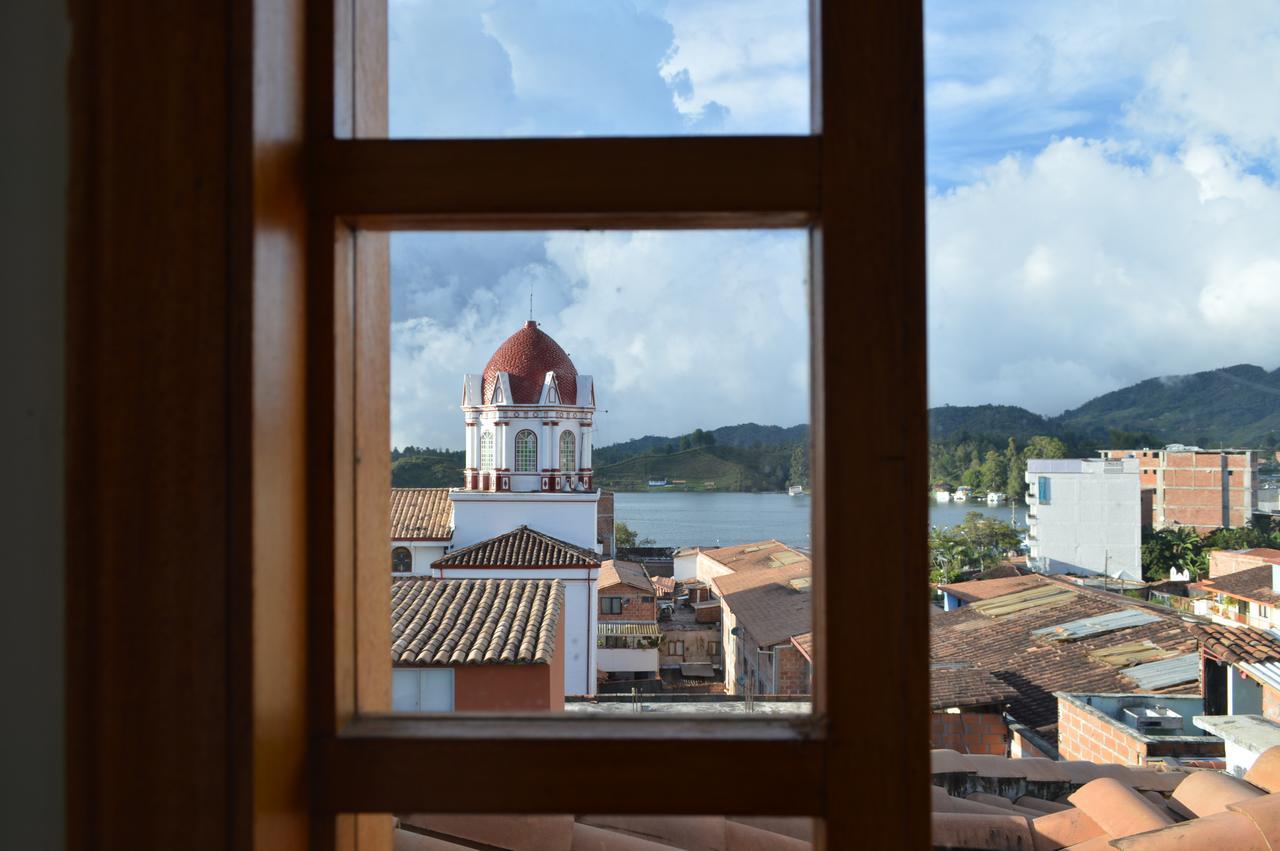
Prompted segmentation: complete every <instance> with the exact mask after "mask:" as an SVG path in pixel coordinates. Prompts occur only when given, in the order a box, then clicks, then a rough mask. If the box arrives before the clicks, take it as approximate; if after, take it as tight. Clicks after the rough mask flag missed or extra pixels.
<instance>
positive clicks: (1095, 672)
mask: <svg viewBox="0 0 1280 851" xmlns="http://www.w3.org/2000/svg"><path fill="white" fill-rule="evenodd" d="M992 581H993V582H1006V581H1009V580H1003V579H997V580H992ZM1044 581H1045V582H1046V583H1047V584H1046V585H1045V586H1044V589H1045V593H1049V592H1051V591H1053V590H1055V586H1058V583H1055V582H1052V581H1050V580H1044ZM1064 590H1065V589H1064ZM1029 593H1033V592H1030V591H1020V592H1015V593H1014V594H1011V595H1008V596H1007V597H1006V598H992V599H990V600H987V601H985V602H982V603H975V604H973V605H969V606H964V607H963V608H960V609H956V610H954V611H950V612H944V613H943V614H941V615H937V616H935V617H933V618H930V621H929V627H930V629H929V655H930V658H931V660H932V661H934V662H968V663H969V664H970V665H972V666H973V667H974V668H981V669H983V670H985V671H987V672H988V673H990V674H992V675H993V676H994V677H995V678H996V679H998V680H1000V681H1002V682H1004V683H1006V684H1008V685H1010V686H1012V687H1013V688H1014V689H1015V690H1016V691H1017V694H1016V695H1015V696H1014V697H1013V698H1011V699H1010V700H1009V701H1008V704H1009V713H1010V714H1011V715H1012V716H1013V717H1014V718H1015V719H1016V720H1018V721H1020V722H1021V723H1023V724H1026V725H1027V726H1029V727H1033V728H1037V729H1041V730H1042V731H1045V732H1047V730H1046V728H1049V727H1050V726H1051V725H1053V724H1055V723H1056V722H1057V719H1058V702H1057V698H1056V697H1054V692H1057V691H1068V692H1071V691H1078V692H1095V693H1097V692H1100V693H1128V692H1133V691H1135V688H1134V685H1133V684H1132V683H1131V682H1129V681H1128V680H1126V679H1124V677H1123V674H1124V672H1125V671H1127V670H1129V668H1127V667H1115V666H1113V665H1111V664H1108V663H1107V662H1105V661H1101V660H1100V659H1099V658H1096V655H1097V653H1098V651H1102V650H1105V649H1106V648H1109V647H1114V646H1116V645H1119V644H1127V643H1130V642H1147V641H1149V642H1150V643H1151V644H1152V645H1154V646H1155V647H1158V648H1160V649H1161V650H1163V651H1166V652H1168V653H1169V654H1170V655H1171V656H1176V655H1184V654H1189V653H1195V652H1197V650H1198V644H1197V640H1196V637H1195V636H1194V635H1192V633H1191V631H1190V629H1189V624H1188V623H1187V622H1185V621H1183V620H1182V619H1181V618H1180V617H1178V616H1176V615H1174V614H1169V613H1165V612H1163V611H1161V610H1159V609H1156V608H1155V607H1142V609H1143V611H1145V612H1151V613H1154V614H1156V615H1157V616H1158V617H1157V618H1156V619H1155V620H1152V621H1149V622H1146V623H1139V624H1135V625H1133V626H1128V627H1125V628H1123V629H1117V630H1114V631H1111V632H1107V633H1101V634H1094V635H1086V636H1084V637H1081V638H1079V639H1078V640H1076V641H1051V640H1049V639H1048V638H1044V637H1037V636H1035V635H1033V633H1034V632H1035V631H1036V630H1040V629H1045V628H1049V627H1054V626H1058V625H1061V624H1064V623H1069V622H1071V621H1076V620H1079V619H1082V618H1088V617H1094V616H1097V615H1103V614H1108V613H1111V612H1118V611H1121V610H1123V609H1125V608H1130V607H1132V606H1134V605H1136V603H1135V601H1134V600H1132V599H1129V598H1127V597H1120V596H1117V595H1114V594H1106V593H1102V592H1093V591H1089V590H1086V589H1074V590H1070V591H1069V593H1066V594H1064V595H1058V596H1056V597H1054V598H1053V599H1052V600H1049V601H1047V602H1042V601H1038V600H1027V601H1024V602H1023V603H1021V604H1017V605H1014V604H1010V605H1008V606H1005V607H1004V608H1001V609H1000V610H999V613H998V614H997V613H996V612H995V610H994V609H992V610H988V607H992V606H1001V605H1002V603H1003V600H1005V599H1009V600H1017V599H1018V596H1017V595H1019V594H1020V595H1026V594H1029ZM1034 593H1039V591H1038V590H1035V591H1034ZM989 615H993V616H989ZM1144 646H1145V645H1144ZM1104 655H1105V654H1104ZM1194 690H1195V685H1194V684H1192V685H1188V684H1185V683H1184V684H1173V685H1169V686H1161V687H1159V688H1151V689H1145V690H1142V691H1143V693H1148V694H1160V693H1170V692H1176V693H1185V692H1187V691H1194Z"/></svg>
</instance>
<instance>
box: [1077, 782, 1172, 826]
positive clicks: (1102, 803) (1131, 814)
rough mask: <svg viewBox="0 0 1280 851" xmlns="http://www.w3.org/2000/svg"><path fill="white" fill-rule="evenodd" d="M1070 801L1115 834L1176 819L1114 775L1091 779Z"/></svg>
mask: <svg viewBox="0 0 1280 851" xmlns="http://www.w3.org/2000/svg"><path fill="white" fill-rule="evenodd" d="M1069 800H1070V801H1071V803H1072V804H1074V805H1075V806H1076V807H1078V808H1079V809H1081V810H1083V811H1084V814H1085V815H1087V816H1088V817H1089V818H1091V819H1093V820H1094V821H1095V822H1097V823H1098V826H1099V827H1101V828H1102V829H1103V830H1104V831H1106V833H1107V835H1109V836H1112V837H1116V836H1132V835H1133V834H1135V833H1144V832H1146V831H1148V830H1158V829H1160V828H1162V827H1167V826H1168V825H1171V824H1173V819H1171V818H1169V816H1167V815H1165V814H1164V813H1162V812H1160V811H1159V810H1157V809H1156V807H1155V805H1153V804H1152V803H1151V802H1150V801H1148V800H1147V799H1146V798H1144V797H1142V795H1140V794H1139V793H1137V792H1135V791H1134V790H1132V789H1130V788H1129V787H1128V786H1125V785H1124V784H1123V783H1121V782H1120V781H1118V780H1114V779H1112V778H1110V777H1099V778H1098V779H1097V780H1090V781H1089V782H1088V783H1086V784H1085V785H1083V786H1081V787H1080V788H1079V789H1077V790H1076V791H1075V792H1074V793H1073V794H1072V795H1071V796H1070V798H1069Z"/></svg>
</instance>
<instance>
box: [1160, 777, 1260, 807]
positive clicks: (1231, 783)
mask: <svg viewBox="0 0 1280 851" xmlns="http://www.w3.org/2000/svg"><path fill="white" fill-rule="evenodd" d="M1264 794H1265V793H1264V792H1263V791H1262V790H1261V789H1259V788H1258V787H1257V786H1254V785H1253V784H1252V783H1246V782H1244V781H1243V780H1239V779H1237V778H1235V777H1232V776H1230V775H1228V774H1220V773H1218V772H1216V771H1197V772H1195V773H1194V774H1192V775H1190V776H1189V777H1187V779H1186V780H1185V781H1183V782H1182V783H1181V784H1179V785H1178V788H1177V789H1174V790H1173V796H1172V797H1173V799H1174V800H1176V801H1177V802H1178V803H1180V804H1182V805H1183V806H1184V807H1186V808H1187V809H1188V810H1190V811H1191V812H1193V813H1195V814H1196V815H1197V816H1211V815H1214V814H1216V813H1225V812H1226V811H1227V805H1228V804H1238V803H1240V802H1241V801H1247V800H1249V799H1250V798H1260V797H1262V796H1263V795H1264Z"/></svg>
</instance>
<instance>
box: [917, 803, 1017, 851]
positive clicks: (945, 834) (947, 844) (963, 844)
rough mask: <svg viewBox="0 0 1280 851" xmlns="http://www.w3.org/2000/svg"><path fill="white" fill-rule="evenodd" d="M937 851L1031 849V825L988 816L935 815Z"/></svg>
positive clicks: (1013, 819) (934, 841) (1014, 817)
mask: <svg viewBox="0 0 1280 851" xmlns="http://www.w3.org/2000/svg"><path fill="white" fill-rule="evenodd" d="M933 846H934V847H935V848H1027V849H1030V848H1032V847H1034V846H1033V844H1032V840H1031V824H1030V822H1029V821H1028V820H1027V819H1026V818H1025V817H1023V816H1020V815H1014V814H1013V813H1009V814H1007V815H989V814H986V813H939V812H935V813H934V814H933Z"/></svg>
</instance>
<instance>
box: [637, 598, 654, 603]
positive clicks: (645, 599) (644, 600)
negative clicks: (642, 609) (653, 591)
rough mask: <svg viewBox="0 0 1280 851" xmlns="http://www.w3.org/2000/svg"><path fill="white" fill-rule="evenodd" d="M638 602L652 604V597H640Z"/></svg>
mask: <svg viewBox="0 0 1280 851" xmlns="http://www.w3.org/2000/svg"><path fill="white" fill-rule="evenodd" d="M640 602H641V603H652V602H653V598H652V597H641V598H640Z"/></svg>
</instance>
